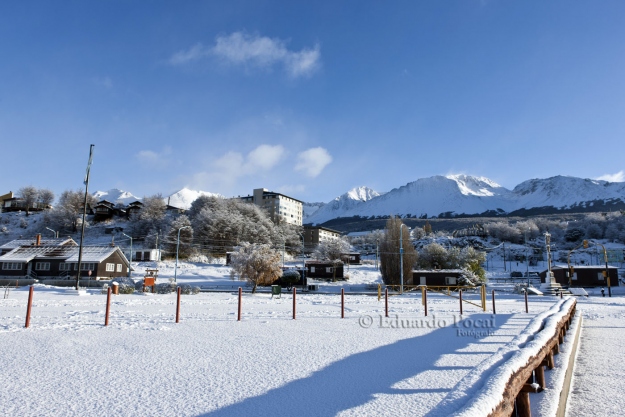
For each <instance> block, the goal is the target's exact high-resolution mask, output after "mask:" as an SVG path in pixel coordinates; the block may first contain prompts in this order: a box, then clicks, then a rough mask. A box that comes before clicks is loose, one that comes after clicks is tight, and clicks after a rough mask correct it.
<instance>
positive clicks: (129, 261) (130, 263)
mask: <svg viewBox="0 0 625 417" xmlns="http://www.w3.org/2000/svg"><path fill="white" fill-rule="evenodd" d="M122 235H124V236H126V237H127V238H128V239H130V259H129V260H128V278H130V271H131V270H132V238H131V237H130V236H128V235H127V234H126V233H123V232H122Z"/></svg>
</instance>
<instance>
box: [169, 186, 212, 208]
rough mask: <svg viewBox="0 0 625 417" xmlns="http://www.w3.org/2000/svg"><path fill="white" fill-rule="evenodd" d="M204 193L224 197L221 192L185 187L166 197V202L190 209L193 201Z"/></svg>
mask: <svg viewBox="0 0 625 417" xmlns="http://www.w3.org/2000/svg"><path fill="white" fill-rule="evenodd" d="M203 195H205V196H209V197H222V195H221V194H215V193H209V192H208V191H195V190H189V189H188V188H183V189H182V190H180V191H177V192H175V193H173V194H172V195H170V196H169V197H166V198H165V202H166V203H167V204H169V205H170V206H173V207H177V208H180V209H185V210H188V209H190V208H191V203H193V202H194V201H195V200H196V199H197V198H198V197H200V196H203Z"/></svg>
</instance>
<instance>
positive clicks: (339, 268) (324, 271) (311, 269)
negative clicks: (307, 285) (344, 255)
mask: <svg viewBox="0 0 625 417" xmlns="http://www.w3.org/2000/svg"><path fill="white" fill-rule="evenodd" d="M335 269H336V274H335V271H334V270H335ZM306 276H307V277H308V278H320V279H334V278H336V279H345V276H344V274H343V265H342V264H338V265H335V264H333V263H332V262H323V261H316V262H306Z"/></svg>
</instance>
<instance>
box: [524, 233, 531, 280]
mask: <svg viewBox="0 0 625 417" xmlns="http://www.w3.org/2000/svg"><path fill="white" fill-rule="evenodd" d="M529 230H530V229H527V230H526V231H525V275H527V287H528V288H529V286H530V258H529V250H528V249H529V245H528V244H527V232H529Z"/></svg>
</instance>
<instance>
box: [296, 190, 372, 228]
mask: <svg viewBox="0 0 625 417" xmlns="http://www.w3.org/2000/svg"><path fill="white" fill-rule="evenodd" d="M380 195H381V193H379V192H377V191H375V190H373V189H371V188H369V187H356V188H352V189H351V190H349V191H348V192H346V193H345V194H343V195H340V196H338V197H336V198H335V199H334V200H332V201H330V202H329V203H327V204H325V205H323V207H321V208H319V209H318V210H317V211H315V212H314V213H313V214H312V215H310V216H308V217H304V220H305V223H323V222H325V221H327V220H330V219H334V218H337V217H347V216H353V214H347V215H346V214H345V213H350V212H352V211H354V210H355V209H356V208H357V207H359V206H360V205H362V204H363V203H365V202H367V201H369V200H371V199H373V198H376V197H379V196H380Z"/></svg>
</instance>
